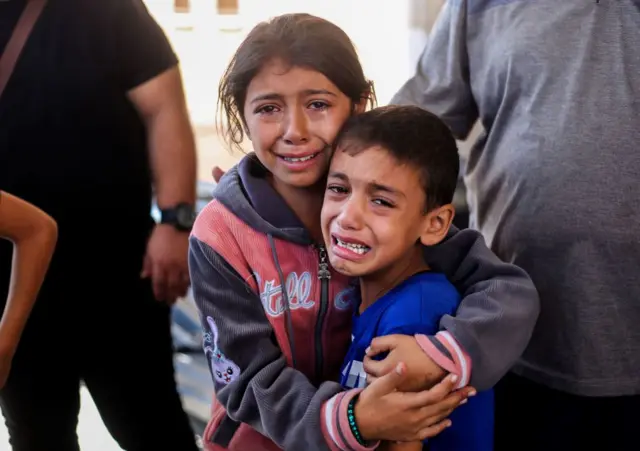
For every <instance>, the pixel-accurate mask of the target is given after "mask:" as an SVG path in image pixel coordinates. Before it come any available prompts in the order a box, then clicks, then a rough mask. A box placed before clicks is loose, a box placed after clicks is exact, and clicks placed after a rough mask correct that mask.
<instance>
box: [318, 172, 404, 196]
mask: <svg viewBox="0 0 640 451" xmlns="http://www.w3.org/2000/svg"><path fill="white" fill-rule="evenodd" d="M329 178H334V179H339V180H342V181H344V182H347V181H349V177H347V176H346V175H345V174H343V173H342V172H335V171H334V172H330V173H329ZM368 187H369V189H370V190H371V191H382V192H385V193H389V194H394V195H396V196H402V197H406V196H405V194H404V193H403V192H401V191H398V190H397V189H393V188H391V187H390V186H387V185H383V184H381V183H378V182H370V183H368Z"/></svg>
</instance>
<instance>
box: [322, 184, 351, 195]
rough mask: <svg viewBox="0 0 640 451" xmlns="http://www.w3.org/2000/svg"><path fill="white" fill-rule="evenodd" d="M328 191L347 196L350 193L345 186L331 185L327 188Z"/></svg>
mask: <svg viewBox="0 0 640 451" xmlns="http://www.w3.org/2000/svg"><path fill="white" fill-rule="evenodd" d="M327 191H331V192H333V193H336V194H347V192H348V190H347V188H345V187H344V186H337V185H329V186H328V187H327Z"/></svg>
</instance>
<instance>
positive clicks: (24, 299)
mask: <svg viewBox="0 0 640 451" xmlns="http://www.w3.org/2000/svg"><path fill="white" fill-rule="evenodd" d="M57 237H58V230H57V226H56V223H55V221H54V220H53V219H52V218H51V217H49V216H48V215H47V214H46V213H44V212H43V211H42V210H40V209H38V208H37V207H35V206H33V205H32V204H30V203H28V202H25V201H23V200H21V199H19V198H18V197H15V196H13V195H11V194H9V193H7V192H0V238H5V239H8V240H10V241H12V242H13V244H14V253H13V261H12V264H11V279H10V284H9V296H8V298H7V304H6V307H5V310H4V314H3V315H2V319H1V320H0V358H2V360H4V361H5V362H10V360H11V359H12V358H13V355H14V353H15V350H16V348H17V346H18V342H19V341H20V336H21V335H22V331H23V330H24V327H25V325H26V323H27V319H28V318H29V315H30V313H31V309H32V308H33V304H34V303H35V301H36V297H37V295H38V292H39V291H40V287H41V285H42V282H43V280H44V277H45V274H46V272H47V269H48V267H49V263H50V261H51V257H52V255H53V251H54V248H55V244H56V240H57ZM2 372H3V365H2V363H0V388H1V387H2V385H3V383H4V379H3V374H2ZM4 376H5V377H6V374H5V375H4Z"/></svg>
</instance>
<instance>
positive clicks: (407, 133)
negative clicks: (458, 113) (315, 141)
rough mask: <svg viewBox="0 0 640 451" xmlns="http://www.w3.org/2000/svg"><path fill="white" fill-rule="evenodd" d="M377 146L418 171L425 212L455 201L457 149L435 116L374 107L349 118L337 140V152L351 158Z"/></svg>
mask: <svg viewBox="0 0 640 451" xmlns="http://www.w3.org/2000/svg"><path fill="white" fill-rule="evenodd" d="M374 146H380V147H382V148H384V149H385V150H386V151H388V152H389V154H390V155H391V156H392V157H393V158H395V159H396V160H397V161H398V163H400V164H408V165H410V166H412V167H414V168H416V169H417V170H418V171H419V174H420V180H421V182H422V187H423V189H424V192H425V195H426V205H425V209H426V212H429V211H431V210H433V209H434V208H437V207H440V206H442V205H446V204H449V203H451V202H452V200H453V194H454V192H455V189H456V185H457V182H458V175H459V171H460V159H459V156H458V146H457V144H456V140H455V138H454V137H453V134H452V133H451V131H450V130H449V128H448V127H447V126H446V125H445V124H444V122H442V121H441V120H440V119H439V118H438V117H437V116H436V115H435V114H433V113H430V112H428V111H426V110H424V109H422V108H419V107H417V106H396V105H390V106H384V107H379V108H375V109H373V110H370V111H367V112H365V113H362V114H356V115H353V116H352V117H350V118H349V120H348V121H347V122H346V123H345V124H344V126H343V127H342V129H341V130H340V132H339V133H338V136H337V137H336V140H335V141H334V149H336V150H337V149H339V150H340V151H344V152H347V153H349V154H351V155H355V154H357V153H359V152H361V151H363V150H365V149H369V148H371V147H374Z"/></svg>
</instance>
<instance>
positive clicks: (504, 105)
mask: <svg viewBox="0 0 640 451" xmlns="http://www.w3.org/2000/svg"><path fill="white" fill-rule="evenodd" d="M392 103H403V104H406V103H411V104H416V105H420V106H422V107H424V108H426V109H428V110H431V111H433V112H434V113H436V114H439V115H440V116H441V117H442V118H443V120H445V121H446V122H447V123H448V124H449V126H450V127H451V128H452V129H453V130H454V132H455V133H456V135H457V137H458V138H460V139H464V138H465V137H466V136H467V135H468V134H469V131H470V129H471V127H472V126H473V124H474V123H475V121H476V120H477V119H478V118H479V119H480V121H481V122H482V125H483V127H484V129H485V130H486V133H484V134H483V135H482V136H481V137H480V138H479V140H478V142H477V143H476V144H475V146H474V147H473V148H472V150H471V152H470V156H469V160H468V161H467V162H466V167H465V171H464V178H465V183H466V185H467V187H468V202H469V204H470V207H471V211H472V217H471V223H472V226H474V227H476V228H478V229H479V230H480V231H481V232H482V233H483V234H484V236H485V238H486V239H487V241H488V243H489V244H490V246H491V247H492V249H493V250H494V251H495V252H496V253H497V254H498V255H499V256H500V257H501V258H503V259H504V260H506V261H508V262H512V263H515V264H517V265H519V266H521V267H522V268H524V269H525V270H527V271H528V272H529V274H530V275H531V276H532V278H533V280H534V282H535V283H536V286H537V288H538V290H539V292H540V298H541V314H540V318H539V321H538V324H537V326H536V329H535V331H534V334H533V337H532V340H531V342H530V344H529V346H528V348H527V350H526V352H525V353H524V355H523V356H522V359H521V360H520V362H519V363H518V365H517V366H516V367H515V368H514V371H515V372H516V373H518V374H520V375H522V376H525V377H527V378H529V379H531V380H534V381H537V382H539V383H543V384H546V385H548V386H550V387H553V388H556V389H560V390H564V391H567V392H570V393H575V394H580V395H587V396H617V395H629V394H640V274H639V273H638V265H639V263H640V236H639V234H638V230H637V229H636V227H638V225H640V1H639V0H619V1H613V0H608V1H600V2H596V0H590V1H589V0H563V1H557V0H538V1H535V2H534V1H523V0H478V1H471V0H468V1H467V0H449V1H448V2H447V3H446V5H445V7H444V8H443V10H442V12H441V15H440V17H439V19H438V21H437V23H436V25H435V27H434V29H433V31H432V34H431V36H430V42H429V44H428V46H427V48H426V49H425V52H424V54H423V55H422V57H421V60H420V62H419V65H418V70H417V73H416V75H415V76H414V77H413V78H412V79H411V80H409V81H408V82H407V83H406V84H405V85H404V86H403V87H402V89H401V90H400V91H399V92H398V94H397V95H396V96H395V97H394V99H393V100H392ZM505 338H506V337H505ZM495 352H496V353H499V352H500V350H499V349H496V350H495Z"/></svg>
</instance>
